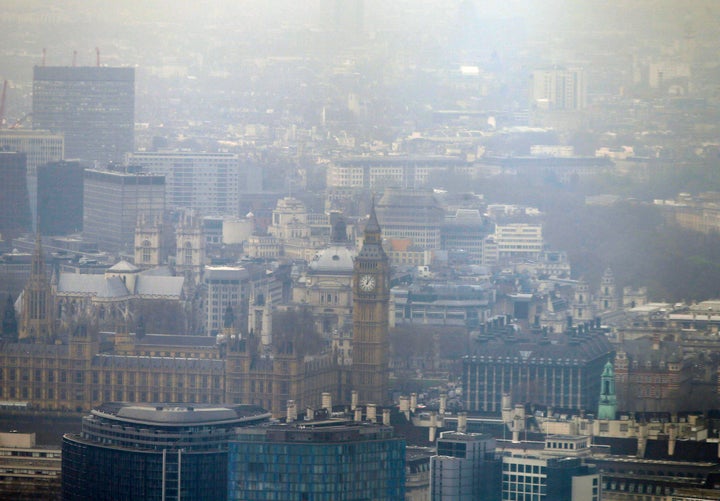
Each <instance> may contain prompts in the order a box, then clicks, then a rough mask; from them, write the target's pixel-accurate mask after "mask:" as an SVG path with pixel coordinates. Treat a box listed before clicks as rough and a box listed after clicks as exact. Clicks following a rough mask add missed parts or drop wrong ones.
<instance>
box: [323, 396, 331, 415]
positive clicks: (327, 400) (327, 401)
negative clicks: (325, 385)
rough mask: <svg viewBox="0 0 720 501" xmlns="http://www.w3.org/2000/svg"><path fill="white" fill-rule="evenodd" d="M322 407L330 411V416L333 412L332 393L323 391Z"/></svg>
mask: <svg viewBox="0 0 720 501" xmlns="http://www.w3.org/2000/svg"><path fill="white" fill-rule="evenodd" d="M322 408H323V409H325V410H326V411H327V412H328V416H329V415H330V414H332V394H330V393H328V392H323V394H322Z"/></svg>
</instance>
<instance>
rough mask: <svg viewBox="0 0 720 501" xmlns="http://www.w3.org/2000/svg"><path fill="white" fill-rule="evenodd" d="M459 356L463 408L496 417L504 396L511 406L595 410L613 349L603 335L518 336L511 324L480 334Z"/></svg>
mask: <svg viewBox="0 0 720 501" xmlns="http://www.w3.org/2000/svg"><path fill="white" fill-rule="evenodd" d="M473 351H474V353H473V355H469V356H466V357H464V358H463V369H462V370H463V375H462V379H463V389H464V398H465V402H464V404H465V408H466V409H467V410H468V411H471V412H487V413H499V412H500V411H501V410H502V396H503V394H511V395H513V400H514V401H516V402H531V403H537V404H542V405H547V406H552V407H554V408H562V409H575V410H580V409H597V407H598V400H599V398H600V380H601V375H602V372H603V369H604V367H605V364H606V362H607V361H608V360H609V359H610V358H611V357H612V354H613V349H612V346H611V345H610V342H609V341H608V339H607V337H606V336H605V334H603V333H602V332H594V331H592V330H589V331H587V332H584V333H582V334H565V333H562V334H547V333H542V334H540V333H534V334H533V333H520V332H516V331H515V329H514V327H513V326H509V327H508V328H504V329H497V330H494V331H489V330H486V331H485V332H484V333H482V334H481V335H480V337H479V338H478V341H477V345H476V346H475V347H474V349H473Z"/></svg>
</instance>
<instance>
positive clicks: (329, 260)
mask: <svg viewBox="0 0 720 501" xmlns="http://www.w3.org/2000/svg"><path fill="white" fill-rule="evenodd" d="M356 255H357V252H356V251H355V250H354V249H349V248H347V247H345V246H344V245H331V246H330V247H328V248H327V249H323V250H321V251H319V252H318V253H317V254H316V255H315V259H313V260H312V261H311V262H310V263H309V264H308V268H309V269H310V271H311V272H315V273H318V272H320V273H352V271H353V261H354V259H355V256H356Z"/></svg>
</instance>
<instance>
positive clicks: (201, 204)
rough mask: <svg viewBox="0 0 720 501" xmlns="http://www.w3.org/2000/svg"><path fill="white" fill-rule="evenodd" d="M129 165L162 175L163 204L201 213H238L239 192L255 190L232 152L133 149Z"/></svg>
mask: <svg viewBox="0 0 720 501" xmlns="http://www.w3.org/2000/svg"><path fill="white" fill-rule="evenodd" d="M126 162H127V163H128V164H129V165H137V166H140V167H142V168H143V170H145V171H147V172H149V173H151V174H156V175H160V176H165V188H166V190H167V204H168V206H169V207H171V208H173V209H192V210H195V211H197V212H198V213H199V214H201V215H203V216H225V215H228V216H236V217H237V216H238V215H239V214H238V211H239V210H240V194H241V193H253V192H257V191H259V188H261V187H258V186H254V185H251V184H250V185H249V184H248V182H249V181H248V180H249V179H254V178H253V177H252V176H249V175H248V172H246V171H247V168H246V167H244V166H245V164H244V163H243V162H241V159H240V156H239V155H237V154H234V153H192V152H184V151H182V152H181V151H173V152H135V153H132V154H130V155H127V159H126Z"/></svg>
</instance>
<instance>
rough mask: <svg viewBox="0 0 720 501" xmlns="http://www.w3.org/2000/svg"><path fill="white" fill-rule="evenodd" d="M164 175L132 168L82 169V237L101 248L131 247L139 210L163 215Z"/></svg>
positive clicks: (150, 216) (129, 248)
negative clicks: (131, 169)
mask: <svg viewBox="0 0 720 501" xmlns="http://www.w3.org/2000/svg"><path fill="white" fill-rule="evenodd" d="M164 212H165V178H164V177H163V176H155V175H150V174H144V173H140V172H132V171H125V170H122V171H115V170H107V171H102V170H94V169H87V170H85V180H84V187H83V237H84V238H85V239H87V240H91V241H94V242H97V244H98V246H99V247H100V248H101V249H107V250H110V251H118V250H127V251H131V250H132V249H133V247H134V243H135V226H136V224H137V221H138V217H139V216H140V215H141V214H144V215H145V216H147V217H149V218H162V217H163V215H164Z"/></svg>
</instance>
